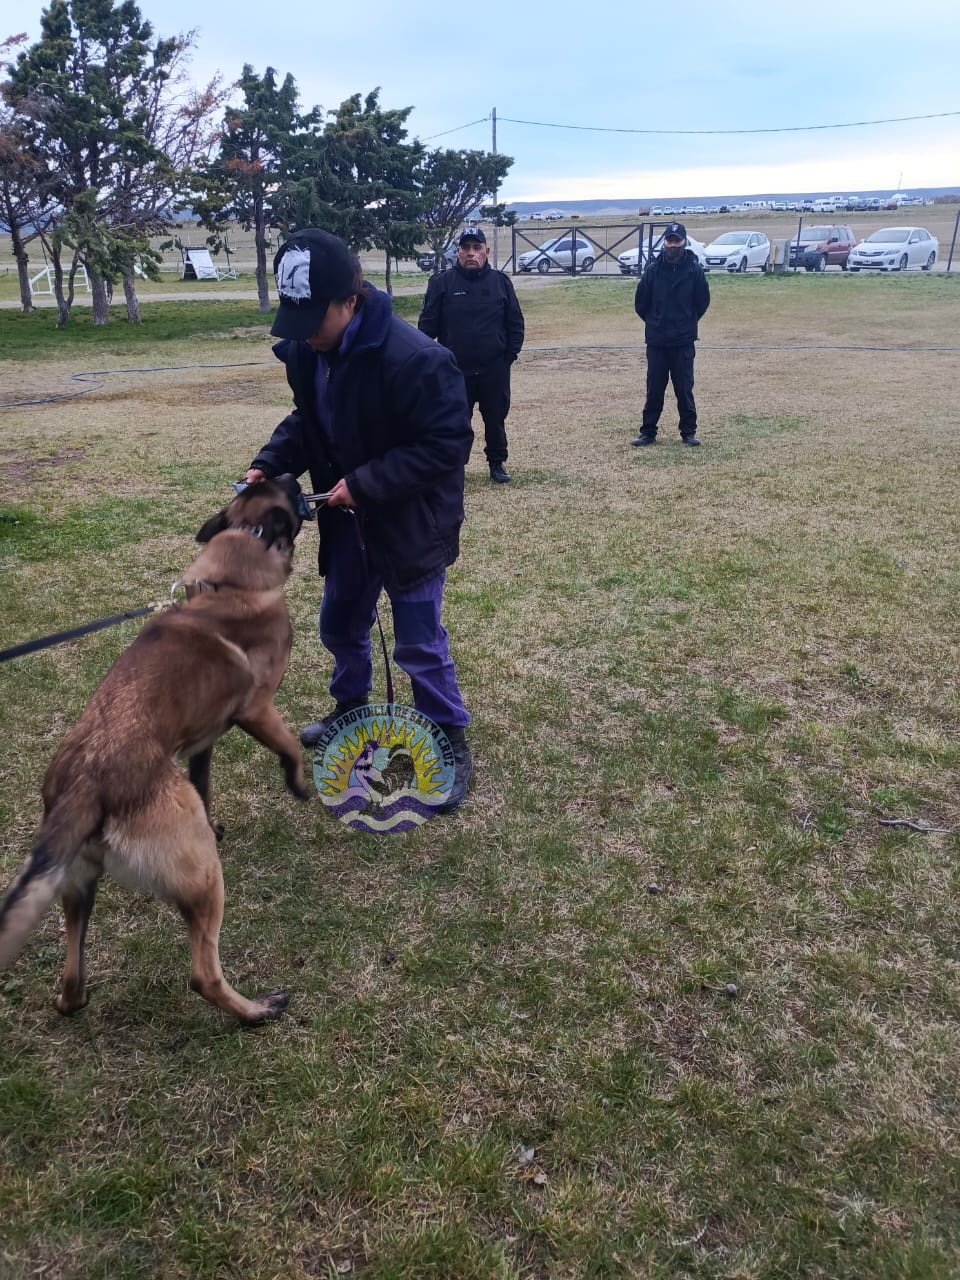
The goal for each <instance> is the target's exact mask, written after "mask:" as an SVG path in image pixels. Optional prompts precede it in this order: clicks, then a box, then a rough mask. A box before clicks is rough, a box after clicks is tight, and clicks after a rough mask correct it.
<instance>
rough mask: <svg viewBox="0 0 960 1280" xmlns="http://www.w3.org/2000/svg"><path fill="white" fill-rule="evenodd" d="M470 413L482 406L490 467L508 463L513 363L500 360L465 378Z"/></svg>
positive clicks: (486, 450) (486, 452)
mask: <svg viewBox="0 0 960 1280" xmlns="http://www.w3.org/2000/svg"><path fill="white" fill-rule="evenodd" d="M464 382H466V384H467V400H468V401H469V404H470V412H471V413H473V410H474V407H475V406H476V405H479V406H480V417H481V418H482V419H483V434H484V439H485V442H486V443H485V447H484V450H483V451H484V453H485V454H486V457H487V462H488V463H489V465H490V466H491V467H493V466H496V465H497V463H501V462H506V460H507V428H506V419H507V414H508V413H509V412H510V362H509V360H498V361H497V363H496V364H494V365H491V366H490V368H489V369H481V370H480V371H479V372H478V373H468V374H465V375H464Z"/></svg>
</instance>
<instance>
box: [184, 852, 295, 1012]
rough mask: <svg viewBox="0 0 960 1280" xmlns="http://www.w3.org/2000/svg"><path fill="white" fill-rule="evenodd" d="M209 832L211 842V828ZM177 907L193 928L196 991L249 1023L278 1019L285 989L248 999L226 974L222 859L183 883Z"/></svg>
mask: <svg viewBox="0 0 960 1280" xmlns="http://www.w3.org/2000/svg"><path fill="white" fill-rule="evenodd" d="M208 834H209V838H210V840H211V841H212V840H213V836H212V834H210V833H209V829H208ZM214 852H215V851H214ZM177 906H178V908H179V909H180V914H181V915H182V916H183V918H184V920H185V921H186V924H187V928H188V929H189V931H190V961H191V966H190V986H191V987H192V988H193V990H194V991H196V992H197V994H198V995H201V996H203V998H204V1000H209V1002H210V1003H211V1004H215V1005H216V1006H217V1008H218V1009H222V1010H223V1011H224V1013H229V1014H231V1015H232V1016H233V1017H234V1018H236V1019H237V1020H238V1021H239V1022H243V1023H245V1024H246V1025H248V1026H254V1025H256V1024H257V1023H258V1022H269V1021H270V1020H271V1019H274V1018H279V1017H280V1015H281V1014H282V1013H283V1011H284V1009H285V1008H286V1006H287V999H288V997H287V993H286V992H285V991H267V992H264V993H263V994H262V995H259V996H257V997H256V998H255V999H254V1000H247V999H246V998H245V997H244V996H242V995H240V993H239V992H237V991H234V989H233V987H231V986H230V984H229V983H228V982H227V980H226V978H224V976H223V970H222V968H221V967H220V952H219V947H218V942H219V937H220V925H221V923H222V921H223V872H222V871H221V869H220V863H219V860H217V861H216V863H215V865H211V866H209V868H208V870H207V874H206V876H205V877H204V879H203V881H202V882H201V883H198V884H196V885H195V886H191V887H189V888H188V887H187V886H184V890H183V891H182V892H181V895H180V896H179V897H178V898H177Z"/></svg>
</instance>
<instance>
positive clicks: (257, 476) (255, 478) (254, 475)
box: [243, 467, 267, 484]
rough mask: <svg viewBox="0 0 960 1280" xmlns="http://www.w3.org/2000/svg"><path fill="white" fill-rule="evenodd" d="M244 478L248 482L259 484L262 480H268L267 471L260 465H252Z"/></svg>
mask: <svg viewBox="0 0 960 1280" xmlns="http://www.w3.org/2000/svg"><path fill="white" fill-rule="evenodd" d="M243 478H244V480H245V481H246V482H247V484H259V483H260V481H261V480H266V478H267V473H266V472H265V471H261V470H260V469H259V468H258V467H251V468H250V470H249V471H248V472H247V474H246V475H245V476H244V477H243Z"/></svg>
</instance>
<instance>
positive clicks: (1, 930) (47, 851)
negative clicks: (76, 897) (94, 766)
mask: <svg viewBox="0 0 960 1280" xmlns="http://www.w3.org/2000/svg"><path fill="white" fill-rule="evenodd" d="M101 822H102V811H101V808H100V805H99V802H98V801H97V798H96V796H95V795H94V794H92V793H91V794H89V795H82V794H81V795H77V794H76V792H73V793H71V794H70V795H69V797H64V798H63V799H62V800H61V801H59V802H58V803H57V804H55V805H54V807H53V808H52V809H51V810H50V812H49V814H47V816H46V818H45V819H44V821H43V825H42V826H41V827H40V833H39V835H38V836H37V841H36V844H35V845H34V846H33V850H32V852H31V854H30V857H29V858H28V859H27V860H26V862H25V863H24V864H23V866H22V867H21V868H20V870H19V871H18V872H17V875H16V877H15V879H14V881H13V884H11V886H10V888H9V889H8V890H7V894H6V897H5V898H4V899H3V902H2V903H0V970H2V969H6V968H7V966H8V965H10V964H12V962H13V961H14V960H15V959H16V957H17V954H18V953H19V951H20V949H21V947H22V946H23V944H24V943H25V942H26V940H27V938H28V937H29V936H30V934H31V933H32V932H33V930H34V929H35V928H36V927H37V925H38V924H39V923H40V920H41V919H42V917H43V915H44V912H45V911H46V910H47V908H48V907H49V906H50V904H51V902H53V900H54V898H55V897H56V896H57V895H58V894H59V893H60V891H61V890H62V889H63V886H64V884H65V882H66V879H67V873H68V871H69V869H70V863H71V862H72V861H73V859H74V857H75V856H76V854H77V851H78V850H79V849H80V847H81V845H82V844H83V843H84V841H86V840H88V839H89V838H90V836H92V835H93V834H94V832H95V831H96V830H97V829H98V827H99V826H100V824H101Z"/></svg>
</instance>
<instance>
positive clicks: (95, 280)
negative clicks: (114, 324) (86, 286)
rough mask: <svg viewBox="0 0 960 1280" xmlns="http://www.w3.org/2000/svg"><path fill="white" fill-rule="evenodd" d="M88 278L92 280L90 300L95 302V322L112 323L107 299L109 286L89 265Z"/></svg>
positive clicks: (93, 308) (93, 306) (93, 307)
mask: <svg viewBox="0 0 960 1280" xmlns="http://www.w3.org/2000/svg"><path fill="white" fill-rule="evenodd" d="M87 278H88V280H89V281H90V301H91V303H92V304H93V305H92V310H93V323H94V324H109V323H110V303H109V302H108V301H107V287H106V285H105V284H104V282H103V280H102V279H101V278H100V276H98V275H97V274H96V272H95V271H91V270H90V268H89V267H87Z"/></svg>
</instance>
